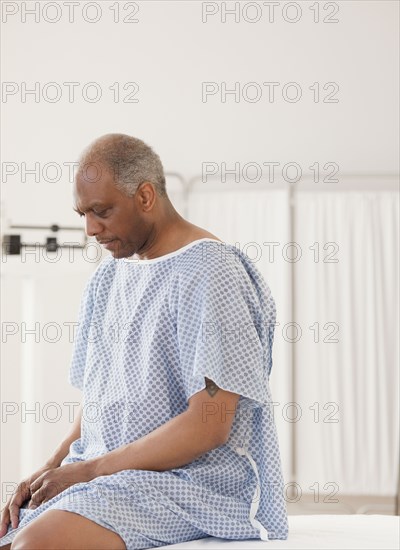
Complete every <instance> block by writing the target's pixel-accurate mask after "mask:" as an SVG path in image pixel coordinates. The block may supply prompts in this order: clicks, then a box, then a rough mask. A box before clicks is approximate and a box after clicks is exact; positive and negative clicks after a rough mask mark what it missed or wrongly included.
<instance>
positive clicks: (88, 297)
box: [68, 257, 110, 390]
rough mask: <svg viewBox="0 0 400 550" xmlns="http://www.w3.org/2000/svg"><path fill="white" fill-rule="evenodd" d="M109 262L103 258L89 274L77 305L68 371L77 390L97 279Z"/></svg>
mask: <svg viewBox="0 0 400 550" xmlns="http://www.w3.org/2000/svg"><path fill="white" fill-rule="evenodd" d="M109 263H110V258H109V257H107V258H105V259H104V260H103V261H102V262H101V263H100V264H99V265H98V266H97V268H96V270H95V271H94V272H93V273H92V274H91V276H90V277H89V279H88V281H87V282H86V285H85V287H84V289H83V293H82V297H81V301H80V305H79V313H78V320H77V323H78V324H77V328H76V331H75V338H74V342H73V347H72V358H71V364H70V369H69V373H68V381H69V383H70V384H71V385H72V386H74V387H75V388H78V389H79V390H83V380H84V374H85V365H86V355H87V348H88V343H89V341H90V338H91V333H93V330H92V331H91V329H93V327H92V323H91V319H92V315H93V309H94V305H95V301H96V291H97V287H98V285H99V281H100V280H101V277H102V275H103V273H104V271H105V270H106V269H107V266H108V265H109Z"/></svg>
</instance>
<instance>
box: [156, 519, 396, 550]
mask: <svg viewBox="0 0 400 550" xmlns="http://www.w3.org/2000/svg"><path fill="white" fill-rule="evenodd" d="M288 521H289V538H288V539H287V540H271V541H262V540H239V541H231V540H227V539H218V538H214V537H207V538H205V539H200V540H195V541H191V542H183V543H180V544H172V545H169V546H161V547H159V548H168V549H170V550H173V549H175V548H176V549H179V548H180V549H182V550H183V549H185V550H193V549H196V550H197V549H204V550H221V549H225V550H228V549H229V550H231V549H234V548H235V549H237V550H259V549H261V548H264V549H276V548H280V549H282V550H283V549H303V550H310V549H314V548H315V549H318V550H319V549H321V548H330V549H332V550H333V549H335V550H338V549H346V550H354V549H359V550H366V549H371V548H373V549H377V550H378V549H379V550H381V549H382V548H385V550H386V549H399V548H400V537H399V527H400V518H399V516H384V515H364V514H352V515H324V514H323V515H302V516H288Z"/></svg>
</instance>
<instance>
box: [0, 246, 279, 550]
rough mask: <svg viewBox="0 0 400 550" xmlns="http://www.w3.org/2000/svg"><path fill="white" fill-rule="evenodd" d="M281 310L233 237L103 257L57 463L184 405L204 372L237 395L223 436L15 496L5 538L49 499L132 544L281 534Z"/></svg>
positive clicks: (77, 347)
mask: <svg viewBox="0 0 400 550" xmlns="http://www.w3.org/2000/svg"><path fill="white" fill-rule="evenodd" d="M275 318H276V309H275V303H274V300H273V297H272V295H271V292H270V289H269V287H268V286H267V284H266V282H265V280H264V279H263V277H262V275H261V274H260V272H259V271H258V270H257V269H256V267H255V266H254V264H253V263H252V262H251V261H250V260H249V259H248V257H247V256H246V255H245V254H243V253H242V252H241V251H240V250H239V249H238V248H236V247H235V246H234V245H230V244H227V243H223V242H220V241H216V240H215V239H210V238H203V239H198V240H195V241H193V242H191V243H189V244H188V245H186V246H183V247H182V248H180V249H178V250H176V251H174V252H171V253H169V254H166V255H164V256H160V257H158V258H153V259H149V260H139V259H138V258H137V257H136V256H132V257H130V258H122V259H115V258H113V257H112V256H107V257H106V258H105V259H104V260H103V261H102V262H101V263H100V265H99V266H98V267H97V269H96V270H95V272H94V273H93V274H92V276H91V277H90V278H89V280H88V282H87V285H86V288H85V290H84V294H83V298H82V301H81V306H80V313H79V319H78V320H79V325H78V327H77V333H76V338H75V341H74V347H73V354H72V362H71V368H70V382H71V383H72V384H73V385H74V386H75V387H77V388H80V389H81V390H82V391H83V402H82V404H83V416H82V426H81V437H80V438H79V439H77V440H76V441H74V442H73V443H72V444H71V446H70V449H69V454H68V455H67V456H66V457H65V459H64V460H63V462H62V465H63V464H68V463H71V462H75V461H78V460H86V459H89V458H92V457H96V456H99V455H102V454H104V453H107V452H108V451H111V450H113V449H115V448H117V447H120V446H122V445H124V444H126V443H130V442H132V441H135V440H136V439H138V438H141V437H143V436H145V435H146V434H148V433H149V432H151V431H152V430H154V429H156V428H157V427H158V426H160V425H162V424H164V423H165V422H167V421H168V420H169V419H171V418H172V417H174V416H176V415H178V414H180V413H182V412H183V411H185V410H186V409H187V406H188V399H189V398H190V397H191V396H192V395H193V394H195V393H196V392H198V391H200V390H202V389H204V388H205V382H204V378H205V377H208V378H210V379H211V380H213V381H214V382H215V383H216V384H217V385H218V386H220V387H221V388H222V389H224V390H228V391H231V392H235V393H237V394H240V396H241V397H240V399H239V402H238V405H237V409H236V413H235V411H231V412H229V411H221V412H220V411H217V412H216V414H220V413H221V414H226V415H229V414H234V413H235V417H234V420H233V425H232V429H231V433H230V436H229V439H228V441H227V443H225V444H224V445H222V446H220V447H218V448H217V449H214V450H212V451H209V452H206V453H205V454H203V455H202V456H201V457H200V458H197V459H196V460H194V461H193V462H191V463H190V464H186V465H184V466H182V467H179V468H174V469H171V470H165V471H151V470H123V471H120V472H117V473H115V474H112V475H107V476H100V477H97V478H95V479H93V480H92V481H90V482H88V483H78V484H76V485H73V486H72V487H69V488H68V489H66V490H64V491H63V492H61V493H59V494H58V495H56V496H55V497H54V498H52V499H51V500H49V501H48V502H45V503H43V504H42V505H40V506H39V507H38V508H36V509H34V510H29V509H27V508H21V512H20V525H19V526H18V527H17V529H11V527H10V528H9V531H8V533H7V534H6V535H5V536H4V537H3V538H2V539H0V545H1V544H6V543H7V542H10V541H11V540H12V539H13V537H14V535H15V533H16V532H18V531H19V530H20V529H21V528H23V527H24V526H25V525H26V524H27V523H29V522H30V521H31V520H33V519H34V518H36V517H37V516H38V515H40V514H41V513H43V512H44V511H46V510H50V509H51V510H69V511H71V512H75V513H78V514H81V515H82V516H84V517H86V518H89V519H91V520H93V521H95V522H96V523H98V524H99V525H102V526H103V527H106V528H108V529H111V530H112V531H114V532H116V533H118V534H119V535H120V536H121V537H122V539H123V540H124V542H125V544H126V547H127V548H128V549H129V550H130V549H140V548H151V547H157V546H164V545H168V544H174V543H179V542H184V541H189V540H193V539H199V538H203V537H207V536H215V537H222V538H226V539H233V540H235V539H236V540H241V539H260V538H261V539H263V540H268V539H286V538H287V535H288V524H287V514H286V503H285V499H284V491H283V488H284V482H283V478H282V473H281V462H280V453H279V446H278V440H277V434H276V428H275V424H274V419H273V414H272V406H271V403H272V397H271V394H270V389H269V382H268V380H269V374H270V371H271V367H272V357H271V352H272V344H273V337H274V323H275ZM209 412H210V413H211V414H212V413H213V412H214V411H213V410H211V411H209ZM154 452H157V449H154Z"/></svg>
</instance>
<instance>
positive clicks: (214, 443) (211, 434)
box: [86, 379, 240, 478]
mask: <svg viewBox="0 0 400 550" xmlns="http://www.w3.org/2000/svg"><path fill="white" fill-rule="evenodd" d="M239 397H240V395H238V394H236V393H232V392H228V391H225V390H221V389H220V388H218V386H217V385H216V384H215V383H214V382H212V381H211V380H208V379H206V388H205V389H204V390H202V391H200V392H198V393H196V394H195V395H193V396H192V397H191V398H190V399H189V407H188V409H187V410H186V411H184V412H183V413H181V414H179V415H177V416H175V417H174V418H172V419H171V420H169V421H168V422H166V423H165V424H163V425H162V426H159V427H158V428H156V429H155V430H154V431H152V432H150V433H149V434H147V435H145V436H144V437H142V438H140V439H138V440H136V441H133V442H132V443H128V444H127V445H123V446H121V447H119V448H118V449H114V450H113V451H110V452H109V453H106V454H105V455H102V456H100V457H97V458H94V459H90V460H88V461H86V464H87V466H88V472H89V476H90V478H94V477H98V476H102V475H110V474H113V473H115V472H118V471H121V470H130V469H133V470H157V471H163V470H170V469H172V468H179V467H180V466H183V465H185V464H188V463H190V462H192V461H193V460H195V459H196V458H198V457H199V456H201V455H202V454H204V453H206V452H207V451H210V450H212V449H215V448H217V447H219V446H221V445H223V444H224V443H226V441H227V439H228V437H229V433H230V429H231V426H232V422H233V419H234V416H235V407H236V404H237V401H238V400H239Z"/></svg>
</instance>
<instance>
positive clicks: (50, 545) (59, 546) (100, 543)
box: [11, 510, 126, 550]
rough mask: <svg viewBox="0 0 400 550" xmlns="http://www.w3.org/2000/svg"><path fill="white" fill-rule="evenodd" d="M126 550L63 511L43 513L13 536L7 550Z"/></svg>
mask: <svg viewBox="0 0 400 550" xmlns="http://www.w3.org/2000/svg"><path fill="white" fill-rule="evenodd" d="M28 549H29V550H48V549H51V550H126V547H125V543H124V541H123V540H122V538H121V537H120V536H119V535H117V534H116V533H114V531H111V530H110V529H106V528H105V527H102V526H101V525H98V524H97V523H95V522H94V521H91V520H90V519H87V518H85V517H83V516H80V515H79V514H75V513H73V512H67V511H65V510H47V512H43V514H42V515H41V516H39V517H38V518H37V519H35V520H33V521H32V523H29V524H28V525H27V526H26V527H24V528H23V529H21V531H20V532H19V533H18V534H17V535H16V536H15V539H14V540H13V542H12V544H11V550H28Z"/></svg>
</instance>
